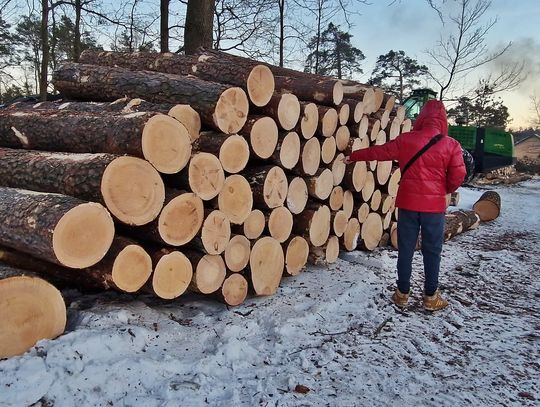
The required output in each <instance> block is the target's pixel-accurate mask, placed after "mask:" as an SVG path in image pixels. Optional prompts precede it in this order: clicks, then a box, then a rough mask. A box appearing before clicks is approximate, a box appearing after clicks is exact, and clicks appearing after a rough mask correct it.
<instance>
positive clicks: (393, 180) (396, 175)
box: [388, 167, 401, 197]
mask: <svg viewBox="0 0 540 407" xmlns="http://www.w3.org/2000/svg"><path fill="white" fill-rule="evenodd" d="M400 179H401V171H400V170H399V168H397V167H396V168H394V170H393V171H392V174H391V175H390V179H389V180H388V195H390V196H394V197H395V196H396V195H397V192H398V187H399V181H400Z"/></svg>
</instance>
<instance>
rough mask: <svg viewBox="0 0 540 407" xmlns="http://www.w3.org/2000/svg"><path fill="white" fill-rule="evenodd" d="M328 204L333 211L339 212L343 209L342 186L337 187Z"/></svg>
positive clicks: (333, 190)
mask: <svg viewBox="0 0 540 407" xmlns="http://www.w3.org/2000/svg"><path fill="white" fill-rule="evenodd" d="M328 204H329V205H330V209H331V210H332V211H338V210H340V209H341V208H342V207H343V188H342V187H341V185H336V186H335V187H334V188H333V189H332V192H331V193H330V198H329V199H328Z"/></svg>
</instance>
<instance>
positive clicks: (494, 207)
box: [473, 191, 501, 222]
mask: <svg viewBox="0 0 540 407" xmlns="http://www.w3.org/2000/svg"><path fill="white" fill-rule="evenodd" d="M473 210H474V211H475V212H476V213H477V214H478V216H479V217H480V220H481V221H482V222H485V221H490V220H493V219H497V218H498V217H499V214H500V212H501V196H500V195H499V194H498V193H497V192H495V191H486V192H484V193H483V194H482V196H480V198H479V199H478V201H476V202H475V203H474V205H473Z"/></svg>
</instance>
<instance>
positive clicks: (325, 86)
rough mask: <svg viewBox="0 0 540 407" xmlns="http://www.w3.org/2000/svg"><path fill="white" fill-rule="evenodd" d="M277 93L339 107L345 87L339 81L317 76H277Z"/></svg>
mask: <svg viewBox="0 0 540 407" xmlns="http://www.w3.org/2000/svg"><path fill="white" fill-rule="evenodd" d="M274 79H275V82H276V91H277V92H281V93H292V94H294V95H296V96H297V97H298V99H300V100H305V101H309V102H315V103H319V104H323V105H339V104H340V103H341V101H342V100H343V86H342V85H341V83H340V82H339V81H338V80H335V79H330V78H321V77H319V76H315V75H305V76H303V77H301V78H300V77H294V76H289V75H287V76H276V77H275V78H274Z"/></svg>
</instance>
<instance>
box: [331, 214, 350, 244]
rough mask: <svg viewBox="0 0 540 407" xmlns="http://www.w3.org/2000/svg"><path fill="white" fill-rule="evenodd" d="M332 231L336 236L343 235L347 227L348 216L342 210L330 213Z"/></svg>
mask: <svg viewBox="0 0 540 407" xmlns="http://www.w3.org/2000/svg"><path fill="white" fill-rule="evenodd" d="M331 222H332V233H333V234H334V235H336V236H337V237H341V236H343V233H345V230H346V229H347V224H348V223H349V217H348V216H347V213H346V212H345V211H344V210H340V211H337V212H335V213H332V218H331Z"/></svg>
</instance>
